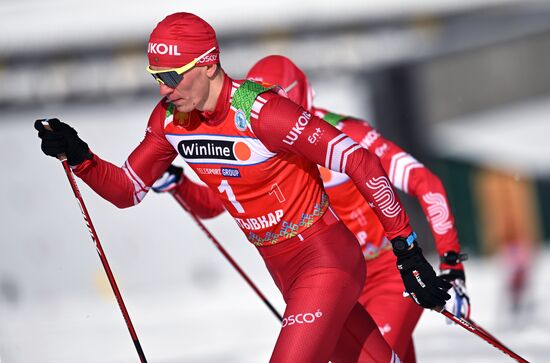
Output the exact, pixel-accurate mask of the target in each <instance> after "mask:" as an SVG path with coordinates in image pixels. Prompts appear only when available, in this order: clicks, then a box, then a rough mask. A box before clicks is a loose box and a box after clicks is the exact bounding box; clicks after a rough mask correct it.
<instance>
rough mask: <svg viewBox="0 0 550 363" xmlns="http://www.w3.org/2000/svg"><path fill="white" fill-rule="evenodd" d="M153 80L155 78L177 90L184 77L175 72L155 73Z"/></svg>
mask: <svg viewBox="0 0 550 363" xmlns="http://www.w3.org/2000/svg"><path fill="white" fill-rule="evenodd" d="M153 78H155V79H156V80H157V81H159V82H160V83H163V84H165V85H167V86H168V87H170V88H176V86H177V85H178V84H179V83H180V82H181V80H182V79H183V76H182V75H181V74H177V73H176V72H174V71H168V72H161V73H155V74H153Z"/></svg>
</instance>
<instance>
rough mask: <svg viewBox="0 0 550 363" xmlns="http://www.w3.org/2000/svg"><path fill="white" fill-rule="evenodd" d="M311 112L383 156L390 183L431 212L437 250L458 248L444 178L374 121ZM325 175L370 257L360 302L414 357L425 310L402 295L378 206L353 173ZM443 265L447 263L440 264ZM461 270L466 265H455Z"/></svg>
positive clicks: (407, 358)
mask: <svg viewBox="0 0 550 363" xmlns="http://www.w3.org/2000/svg"><path fill="white" fill-rule="evenodd" d="M312 111H313V113H314V114H315V115H316V116H319V117H320V118H323V119H324V120H325V121H327V122H329V123H331V124H333V125H334V126H336V127H337V128H338V129H340V130H341V131H342V132H344V133H345V134H346V135H348V136H349V137H351V138H352V139H353V140H355V141H356V142H357V143H359V144H360V145H361V146H362V147H364V148H366V149H369V150H371V151H372V152H374V153H375V154H376V156H378V157H379V158H380V161H381V163H382V166H383V167H384V169H385V171H386V173H387V174H388V176H389V177H390V181H391V183H392V184H393V185H394V186H395V187H397V188H398V189H400V190H402V191H403V192H405V193H407V194H409V195H411V196H414V197H416V198H417V199H418V201H419V203H420V205H421V206H422V210H423V211H424V214H425V215H426V217H427V220H428V223H429V226H430V228H431V230H432V234H433V237H434V240H435V243H436V249H437V252H438V253H439V255H441V256H443V254H444V253H445V252H447V251H460V245H459V242H458V234H457V231H456V229H455V226H454V218H453V214H452V212H451V210H450V208H449V203H448V201H447V195H446V192H445V189H444V187H443V185H442V183H441V181H440V179H439V178H438V177H437V176H436V175H435V174H433V173H432V172H431V171H430V170H428V169H427V168H426V167H424V165H422V164H421V163H419V162H418V161H417V160H415V159H414V157H412V156H411V155H410V154H408V153H406V152H405V151H403V150H402V149H401V148H400V147H398V146H397V145H395V144H394V143H392V142H391V141H388V140H387V139H385V138H384V137H382V136H381V135H380V133H378V132H377V131H376V130H375V129H374V128H373V127H372V126H371V125H369V124H368V123H367V122H365V121H362V120H357V119H353V118H350V117H346V116H341V115H338V114H334V113H331V112H328V111H326V110H323V109H320V108H313V109H312ZM320 169H321V176H322V178H323V182H324V185H325V189H326V191H327V194H328V195H329V199H330V202H331V205H332V207H333V208H334V211H335V212H336V213H337V214H338V216H339V217H340V218H341V219H342V221H343V222H344V223H345V224H346V226H347V227H348V228H349V229H350V230H351V231H352V232H353V233H354V234H355V237H356V238H357V240H358V241H359V243H360V244H361V248H362V250H363V255H364V256H365V259H366V262H367V278H366V284H365V287H364V288H363V292H362V294H361V297H360V298H359V301H360V302H361V303H362V304H363V306H364V307H365V308H366V309H367V311H368V312H369V313H370V314H371V315H372V317H373V319H374V320H375V321H376V323H377V324H378V327H379V329H380V331H381V332H382V334H383V335H384V338H385V339H386V340H387V341H388V343H389V344H390V345H391V346H392V348H393V349H394V350H395V351H396V353H397V354H398V355H399V357H401V359H402V361H403V362H407V363H411V362H415V360H416V359H415V353H414V345H413V340H412V333H413V330H414V328H415V326H416V324H417V322H418V319H419V318H420V315H421V313H422V311H423V309H422V308H420V307H419V306H418V305H416V304H415V303H414V302H412V300H411V299H404V298H403V295H402V294H403V291H404V290H405V288H404V286H403V282H402V280H401V278H400V276H399V273H398V272H397V270H396V269H395V268H394V266H395V263H396V261H395V256H394V254H393V253H390V252H389V251H390V250H391V244H390V242H389V241H388V239H387V238H386V237H385V236H384V229H383V227H382V225H381V223H380V221H379V220H378V219H377V218H376V215H375V213H374V211H373V210H372V209H371V207H370V206H369V203H368V202H367V201H365V199H363V198H361V196H360V194H359V192H358V191H357V189H356V188H355V185H354V183H353V182H352V181H351V180H350V178H349V177H348V176H347V175H345V174H342V173H337V172H334V171H332V170H328V169H325V168H323V167H320ZM440 267H441V269H446V268H448V266H447V265H445V264H441V266H440ZM453 268H454V269H463V266H462V264H459V265H456V266H453Z"/></svg>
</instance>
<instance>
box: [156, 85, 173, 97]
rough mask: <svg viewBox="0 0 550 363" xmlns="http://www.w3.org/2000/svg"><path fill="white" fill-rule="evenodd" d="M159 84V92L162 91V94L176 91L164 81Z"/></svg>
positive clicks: (166, 94) (165, 94)
mask: <svg viewBox="0 0 550 363" xmlns="http://www.w3.org/2000/svg"><path fill="white" fill-rule="evenodd" d="M159 86H160V88H159V92H160V95H161V96H168V95H169V94H170V93H172V92H173V91H174V89H173V88H171V87H168V86H167V85H165V84H163V83H161V84H160V85H159Z"/></svg>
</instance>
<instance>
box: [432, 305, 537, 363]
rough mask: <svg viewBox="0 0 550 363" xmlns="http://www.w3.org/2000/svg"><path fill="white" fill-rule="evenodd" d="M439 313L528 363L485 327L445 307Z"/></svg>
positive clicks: (513, 356)
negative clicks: (460, 316)
mask: <svg viewBox="0 0 550 363" xmlns="http://www.w3.org/2000/svg"><path fill="white" fill-rule="evenodd" d="M440 313H441V314H443V315H444V316H446V317H447V318H448V319H451V320H452V321H453V322H455V323H456V324H458V325H460V326H461V327H463V328H464V329H466V330H468V331H471V332H472V333H474V334H475V335H477V336H478V337H480V338H481V339H483V340H485V341H486V342H487V343H489V344H491V345H492V346H494V347H495V348H497V349H499V350H500V351H501V352H503V353H505V354H508V355H509V356H510V357H512V358H513V359H515V360H516V361H517V362H520V363H529V362H528V361H527V360H526V359H524V358H522V357H521V356H519V355H518V354H516V353H514V352H513V351H512V350H510V349H509V348H507V347H506V346H504V345H503V344H502V343H500V341H498V340H497V339H496V338H494V337H493V336H492V335H491V334H489V333H487V331H486V330H485V329H483V328H481V327H479V326H478V325H477V324H475V323H474V322H472V321H468V320H466V319H464V318H459V317H457V316H456V315H454V314H453V313H451V312H450V311H448V310H445V309H443V310H441V311H440Z"/></svg>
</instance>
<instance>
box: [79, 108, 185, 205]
mask: <svg viewBox="0 0 550 363" xmlns="http://www.w3.org/2000/svg"><path fill="white" fill-rule="evenodd" d="M162 115H163V107H162V102H161V103H159V105H157V107H156V108H155V110H154V111H153V113H152V114H151V117H150V119H149V124H148V125H147V130H146V132H145V137H144V138H143V140H142V141H141V143H140V144H139V145H138V146H137V147H136V148H135V149H134V151H133V152H132V153H131V154H130V156H129V157H128V159H127V160H126V162H125V163H124V165H123V166H122V167H118V166H116V165H113V164H111V163H109V162H107V161H105V160H102V159H101V158H100V157H99V156H97V155H95V154H94V155H93V158H92V159H91V160H86V161H84V162H83V163H82V164H80V165H77V166H76V167H75V168H74V169H73V171H74V173H75V174H76V175H77V176H78V177H79V178H81V179H82V180H83V181H84V182H85V183H86V184H88V186H90V188H92V189H93V190H94V191H95V192H96V193H97V194H99V195H100V196H101V197H103V198H104V199H106V200H108V201H109V202H111V203H113V204H114V205H115V206H117V207H118V208H127V207H131V206H133V205H136V204H138V203H139V202H141V201H142V200H143V198H144V197H145V195H146V194H147V192H148V191H149V189H150V186H151V185H152V184H153V183H154V182H155V180H157V178H158V177H159V176H161V175H162V173H163V172H164V171H165V170H166V169H167V168H168V166H169V165H170V163H171V162H172V160H174V158H175V157H176V155H177V153H176V151H175V150H174V149H173V148H172V146H171V145H170V143H169V142H168V140H166V138H165V137H164V134H163V131H162V130H163V129H162V122H163V119H162Z"/></svg>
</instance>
